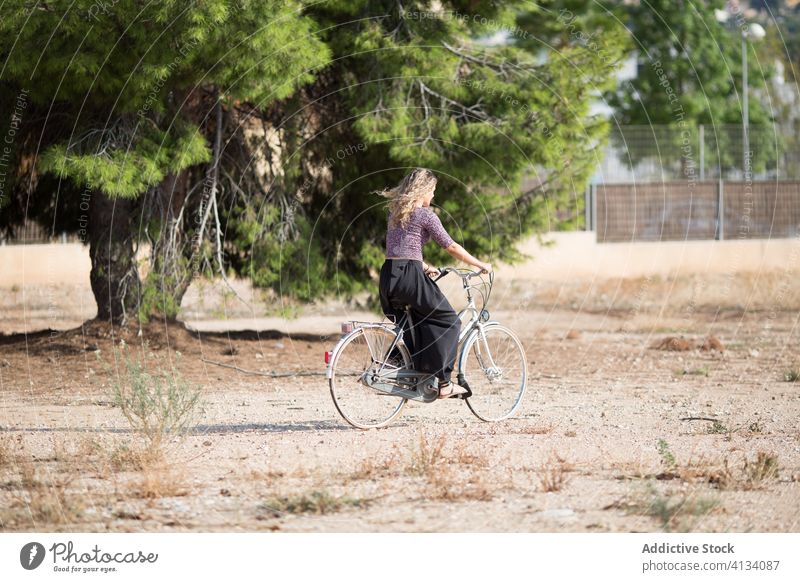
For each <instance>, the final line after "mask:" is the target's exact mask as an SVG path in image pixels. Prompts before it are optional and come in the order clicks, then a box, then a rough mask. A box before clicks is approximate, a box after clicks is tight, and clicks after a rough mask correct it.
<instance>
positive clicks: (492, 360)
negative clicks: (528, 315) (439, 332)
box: [461, 325, 528, 422]
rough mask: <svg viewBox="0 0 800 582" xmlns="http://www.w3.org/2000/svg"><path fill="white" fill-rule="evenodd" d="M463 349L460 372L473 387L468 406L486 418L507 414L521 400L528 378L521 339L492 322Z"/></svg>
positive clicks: (505, 416) (505, 415)
mask: <svg viewBox="0 0 800 582" xmlns="http://www.w3.org/2000/svg"><path fill="white" fill-rule="evenodd" d="M464 351H465V352H464V353H465V357H464V358H463V360H462V362H463V366H462V369H461V372H462V373H463V374H464V377H465V378H466V380H467V382H468V383H469V386H470V389H471V390H472V396H470V397H469V398H467V400H466V402H467V406H469V409H470V410H471V411H472V413H473V414H474V415H475V416H477V417H478V418H480V419H481V420H484V421H486V422H497V421H500V420H505V419H506V418H508V417H510V416H511V415H512V414H514V413H515V412H516V411H517V409H518V408H519V406H520V404H522V396H523V395H524V394H525V387H526V385H527V381H528V364H527V361H526V358H525V350H524V349H523V347H522V343H521V342H520V341H519V339H518V338H517V336H516V335H514V332H512V331H511V330H510V329H508V328H506V327H503V326H502V325H492V326H489V327H484V328H483V330H482V331H478V333H477V334H475V335H474V336H473V337H472V338H471V339H470V340H469V343H468V344H467V345H465V346H464Z"/></svg>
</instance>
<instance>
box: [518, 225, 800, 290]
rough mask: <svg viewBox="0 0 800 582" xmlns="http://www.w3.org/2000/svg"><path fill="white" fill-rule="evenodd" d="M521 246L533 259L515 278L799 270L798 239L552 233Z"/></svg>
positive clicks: (558, 278) (521, 267)
mask: <svg viewBox="0 0 800 582" xmlns="http://www.w3.org/2000/svg"><path fill="white" fill-rule="evenodd" d="M545 240H551V241H553V242H554V243H555V244H554V245H553V246H549V247H542V246H540V245H539V244H538V242H537V241H536V239H535V238H533V239H529V240H528V241H526V242H524V243H523V244H522V245H520V250H521V251H522V252H524V253H526V254H528V255H531V256H533V257H534V260H533V261H528V262H526V263H525V264H523V265H520V266H519V267H518V268H516V269H515V272H514V278H515V279H526V278H531V279H553V280H564V279H572V278H576V279H585V278H596V277H601V278H602V277H643V276H647V275H661V276H667V275H675V274H678V275H689V274H694V273H719V274H731V273H737V272H752V271H768V270H774V269H780V270H783V269H790V270H800V238H794V239H772V240H767V239H758V240H725V241H713V240H710V241H668V242H636V243H600V244H598V243H596V242H595V235H594V233H593V232H557V233H550V234H548V235H546V236H545Z"/></svg>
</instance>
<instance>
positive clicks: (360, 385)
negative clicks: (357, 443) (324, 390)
mask: <svg viewBox="0 0 800 582" xmlns="http://www.w3.org/2000/svg"><path fill="white" fill-rule="evenodd" d="M395 336H396V334H395V333H394V332H393V331H391V330H389V329H387V328H385V327H362V328H359V329H357V330H356V331H355V332H353V333H352V334H351V335H350V336H349V337H348V338H347V339H346V340H345V341H344V343H343V344H342V346H341V347H340V348H339V350H338V352H337V353H336V355H335V356H334V360H333V362H332V366H331V368H332V373H331V378H330V387H331V397H332V398H333V404H334V405H335V406H336V410H338V411H339V414H341V415H342V418H344V419H345V420H346V421H347V422H348V423H350V424H351V425H353V426H354V427H356V428H363V429H368V428H380V427H382V426H386V425H387V424H389V423H390V422H392V421H393V420H395V419H396V418H397V417H398V416H400V414H401V413H402V411H403V407H404V406H405V405H406V402H408V400H407V399H405V398H399V397H397V396H390V395H388V394H384V393H382V392H380V391H378V390H376V389H374V388H370V387H369V386H367V385H365V384H364V382H363V381H362V376H363V375H364V373H365V372H366V371H368V370H370V369H372V370H378V369H379V368H380V367H381V364H382V363H383V362H384V361H385V360H386V359H387V356H388V354H387V351H388V349H389V347H390V346H391V344H392V342H393V341H394V338H395ZM397 350H398V352H399V354H400V355H401V356H402V360H403V361H402V365H397V364H400V362H399V361H396V362H395V364H390V363H387V364H386V366H385V367H384V370H385V369H391V368H392V367H395V368H401V367H406V368H411V366H412V364H411V356H410V354H409V352H408V348H406V346H405V345H403V344H398V345H397Z"/></svg>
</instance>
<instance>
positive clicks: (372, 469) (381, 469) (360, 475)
mask: <svg viewBox="0 0 800 582" xmlns="http://www.w3.org/2000/svg"><path fill="white" fill-rule="evenodd" d="M402 471H403V466H402V463H401V461H400V459H399V458H398V455H397V453H396V452H395V453H393V454H391V455H390V456H388V457H385V458H383V459H379V460H376V459H373V458H372V457H367V458H365V459H363V460H362V461H361V462H360V463H359V464H358V466H357V467H356V470H355V471H353V472H351V473H348V474H347V478H348V479H352V480H356V481H362V480H367V479H369V480H375V479H380V478H382V477H393V476H398V475H400V474H401V473H402Z"/></svg>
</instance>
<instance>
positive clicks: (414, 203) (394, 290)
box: [380, 168, 492, 398]
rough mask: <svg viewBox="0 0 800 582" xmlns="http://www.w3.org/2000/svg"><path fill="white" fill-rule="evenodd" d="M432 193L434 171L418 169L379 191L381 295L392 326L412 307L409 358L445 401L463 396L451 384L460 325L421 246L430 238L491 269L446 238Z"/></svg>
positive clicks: (461, 257) (458, 256) (405, 337)
mask: <svg viewBox="0 0 800 582" xmlns="http://www.w3.org/2000/svg"><path fill="white" fill-rule="evenodd" d="M435 189H436V176H435V175H434V174H433V172H431V171H430V170H426V169H424V168H417V169H415V170H414V171H413V172H411V173H410V174H409V175H407V176H406V177H405V178H403V180H402V181H401V182H400V184H398V185H397V186H396V187H395V188H392V189H391V190H384V191H382V192H380V194H381V195H382V196H385V197H386V198H389V199H390V202H389V227H388V230H387V232H386V261H385V262H384V263H383V267H382V268H381V276H380V294H381V307H382V308H383V312H384V313H385V314H386V315H387V317H391V318H393V319H394V320H395V321H400V318H401V317H402V315H403V306H405V305H410V306H411V317H412V319H413V323H414V329H415V331H416V339H415V341H416V342H417V345H416V346H412V345H411V343H412V341H411V333H410V329H406V330H405V333H404V334H403V341H404V342H405V344H406V346H407V347H408V349H409V351H410V352H411V353H412V354H413V358H414V368H415V369H417V370H419V371H421V372H425V373H427V374H431V375H436V376H437V377H438V379H439V398H448V397H450V396H455V395H458V394H464V393H466V390H465V389H463V388H461V387H460V386H453V385H452V384H451V383H450V376H451V373H452V371H453V366H454V365H455V358H456V351H457V350H458V333H459V329H460V322H459V319H458V315H457V314H456V312H455V310H453V308H452V306H451V305H450V303H449V302H448V301H447V298H446V297H445V296H444V295H443V294H442V292H441V291H440V290H439V287H438V286H437V285H436V283H434V282H433V281H432V280H431V279H430V278H429V277H437V276H439V274H440V273H439V270H438V269H436V268H435V267H431V266H429V265H427V264H426V263H425V262H424V261H423V260H422V246H423V245H424V244H425V243H426V242H427V241H428V240H429V239H433V240H434V241H436V243H437V244H438V245H439V246H441V247H442V248H444V249H446V250H447V252H448V253H450V255H451V256H452V257H453V258H455V259H456V260H459V261H464V262H465V263H468V264H470V265H473V266H475V267H478V268H479V269H481V271H483V272H484V273H488V272H490V271H491V270H492V266H491V265H490V264H489V263H484V262H481V261H479V260H478V259H476V258H475V257H473V256H472V255H471V254H469V253H468V252H467V251H466V250H464V248H463V247H462V246H461V245H459V244H458V243H456V242H455V241H453V239H452V238H451V237H450V235H449V234H447V231H446V230H445V229H444V227H443V226H442V222H441V221H440V220H439V217H438V216H436V214H434V212H433V210H431V209H430V204H431V200H433V191H434V190H435ZM426 275H427V276H426ZM415 348H416V349H415Z"/></svg>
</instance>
